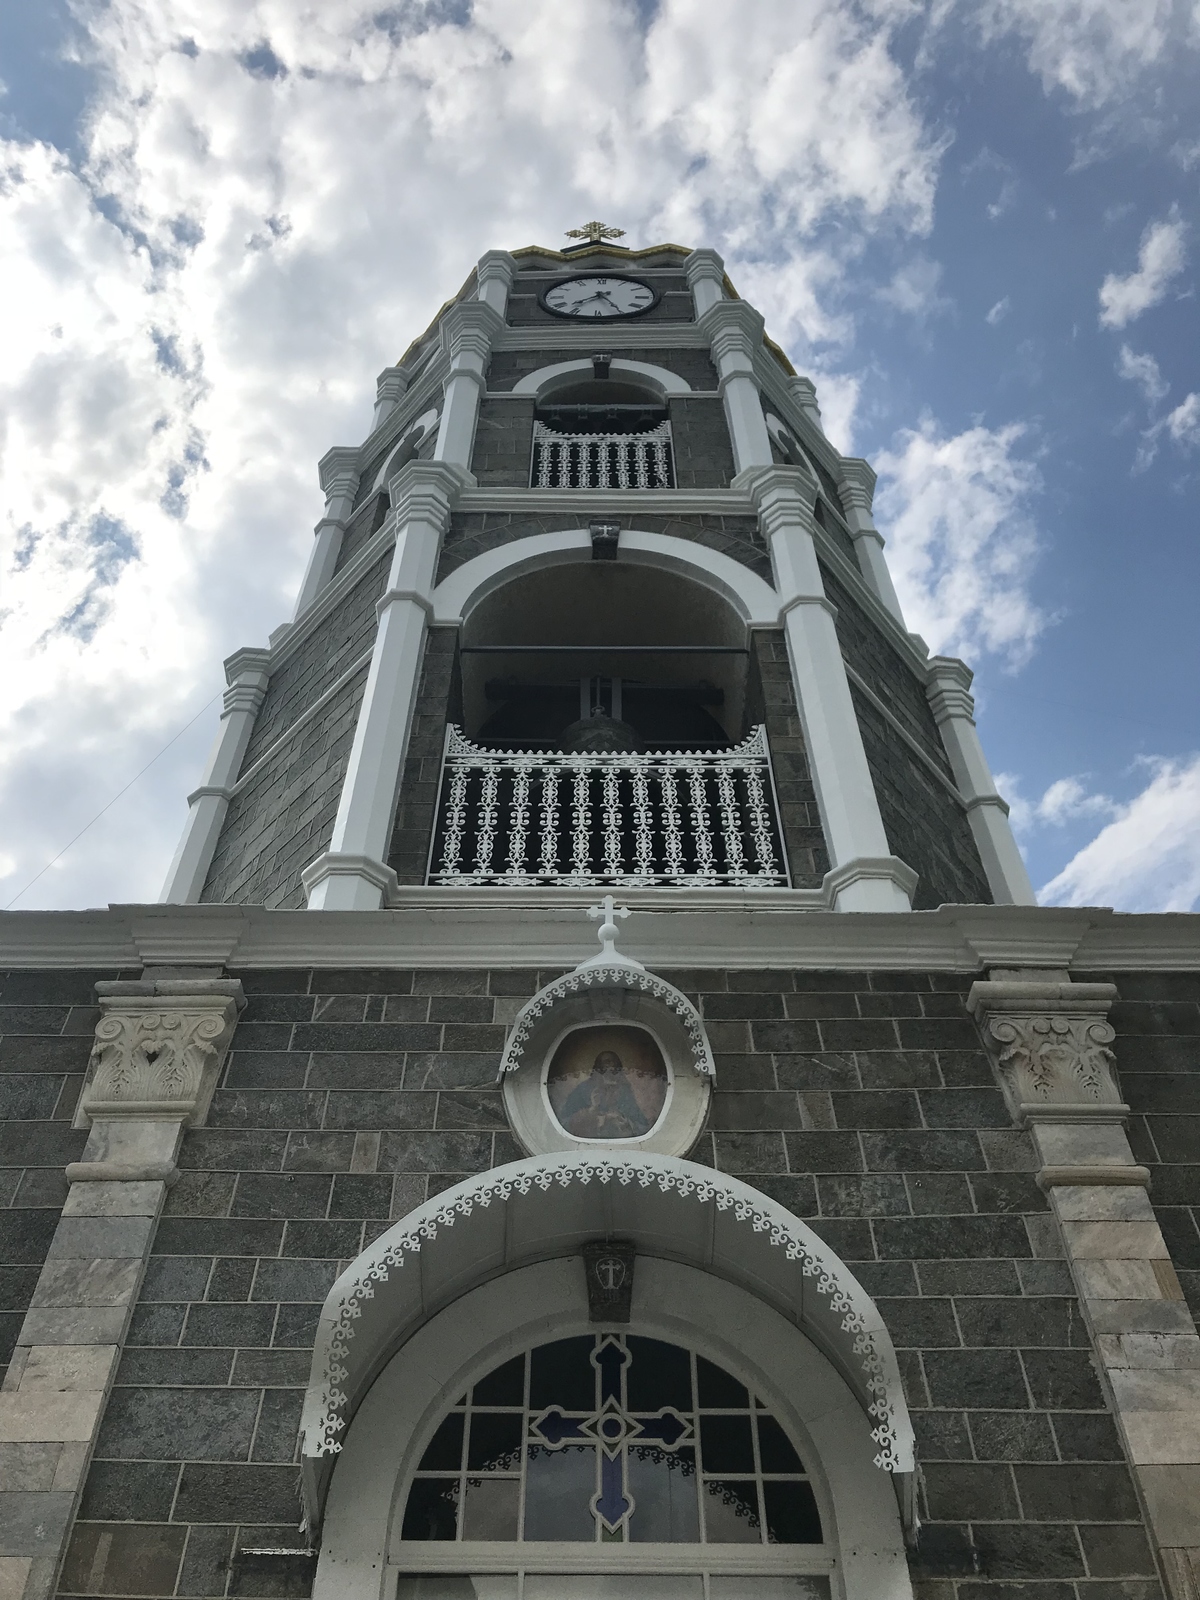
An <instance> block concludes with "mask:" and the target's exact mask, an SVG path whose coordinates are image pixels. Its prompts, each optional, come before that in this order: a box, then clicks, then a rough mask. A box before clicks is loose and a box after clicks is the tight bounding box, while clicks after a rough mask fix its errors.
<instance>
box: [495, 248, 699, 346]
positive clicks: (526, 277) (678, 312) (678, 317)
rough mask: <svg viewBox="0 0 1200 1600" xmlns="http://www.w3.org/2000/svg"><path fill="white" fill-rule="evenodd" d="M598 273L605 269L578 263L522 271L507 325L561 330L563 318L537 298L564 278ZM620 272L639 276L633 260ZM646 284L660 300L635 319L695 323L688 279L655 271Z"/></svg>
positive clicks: (514, 288)
mask: <svg viewBox="0 0 1200 1600" xmlns="http://www.w3.org/2000/svg"><path fill="white" fill-rule="evenodd" d="M600 270H607V269H600V268H597V267H596V266H594V265H592V264H589V263H585V262H580V263H579V265H578V266H575V265H573V264H567V263H564V264H563V265H562V266H561V267H559V268H558V269H557V270H556V271H554V272H546V273H540V272H522V273H520V274H518V276H517V278H516V280H515V281H514V283H513V286H512V289H511V291H510V293H509V297H508V323H509V326H510V327H512V328H531V327H544V326H545V325H546V324H551V325H557V326H558V327H562V325H563V321H564V319H563V318H562V317H556V316H555V315H554V313H553V312H550V311H544V310H543V309H542V307H541V306H540V305H539V304H538V295H539V294H540V293H541V292H542V291H543V290H544V289H548V288H549V287H550V285H551V284H553V283H557V282H559V281H560V280H561V279H563V278H566V277H576V276H578V277H583V276H586V275H589V274H592V273H595V272H598V271H600ZM619 270H621V271H623V272H628V273H629V274H630V275H631V276H632V277H637V276H638V269H637V263H636V262H633V261H631V262H630V263H629V265H628V267H622V268H621V269H619ZM643 270H644V269H643ZM649 281H650V282H651V283H652V284H653V285H654V287H655V288H656V289H657V290H658V292H659V294H660V295H661V296H662V298H661V299H660V300H659V301H658V303H657V304H656V305H653V306H651V308H650V310H649V311H646V312H644V313H643V314H642V315H641V316H640V317H639V318H638V321H639V322H641V323H646V322H692V321H694V319H695V306H694V304H693V301H692V291H691V290H690V289H689V288H688V285H687V279H686V278H685V277H684V275H683V273H682V272H678V273H674V272H673V273H665V272H656V273H655V274H654V276H653V277H652V278H651V279H650V280H649ZM576 326H578V324H576ZM597 331H599V330H597Z"/></svg>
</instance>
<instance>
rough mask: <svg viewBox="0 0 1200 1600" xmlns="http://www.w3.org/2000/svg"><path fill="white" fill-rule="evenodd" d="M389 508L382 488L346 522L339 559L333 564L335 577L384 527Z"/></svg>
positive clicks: (386, 495) (385, 492)
mask: <svg viewBox="0 0 1200 1600" xmlns="http://www.w3.org/2000/svg"><path fill="white" fill-rule="evenodd" d="M388 508H389V501H388V493H387V490H386V489H380V490H379V492H378V493H377V494H374V495H372V496H371V498H370V499H369V500H367V501H366V502H365V503H364V504H363V505H361V506H360V507H359V508H358V510H357V511H356V512H355V513H354V515H353V516H352V517H351V518H350V521H349V522H348V523H347V524H346V531H345V532H344V533H343V534H342V542H341V544H340V545H339V547H338V553H337V560H336V561H335V562H334V564H333V574H334V577H336V576H337V575H338V573H339V572H340V571H341V570H342V568H343V567H347V566H349V564H350V563H351V561H353V560H354V558H355V556H356V555H357V554H358V552H359V551H360V550H361V549H362V547H363V545H365V544H366V543H367V542H368V541H369V540H370V539H371V537H372V535H374V534H376V533H378V532H379V530H380V528H382V527H383V524H384V520H385V518H386V517H387V514H388Z"/></svg>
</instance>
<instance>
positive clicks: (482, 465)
mask: <svg viewBox="0 0 1200 1600" xmlns="http://www.w3.org/2000/svg"><path fill="white" fill-rule="evenodd" d="M532 455H533V400H532V398H529V399H524V398H517V399H513V400H481V401H480V402H479V421H478V423H477V425H476V428H475V445H474V449H473V452H472V456H471V471H472V472H473V473H474V474H475V477H476V479H477V481H478V483H479V485H480V487H481V488H487V487H492V488H496V487H504V488H512V489H528V487H529V463H530V461H531V459H532Z"/></svg>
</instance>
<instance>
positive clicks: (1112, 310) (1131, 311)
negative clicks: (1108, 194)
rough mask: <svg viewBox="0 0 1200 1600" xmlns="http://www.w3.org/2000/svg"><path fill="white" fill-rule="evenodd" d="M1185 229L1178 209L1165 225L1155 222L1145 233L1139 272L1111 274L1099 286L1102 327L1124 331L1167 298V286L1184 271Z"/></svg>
mask: <svg viewBox="0 0 1200 1600" xmlns="http://www.w3.org/2000/svg"><path fill="white" fill-rule="evenodd" d="M1184 233H1185V228H1184V224H1183V222H1182V220H1181V219H1180V218H1179V217H1178V215H1177V214H1176V212H1175V209H1174V208H1172V210H1171V214H1170V216H1169V217H1167V219H1166V220H1165V221H1164V222H1153V223H1151V224H1150V226H1149V227H1148V228H1147V229H1146V231H1145V233H1143V234H1142V243H1141V248H1140V249H1139V251H1138V264H1137V271H1136V272H1131V273H1129V274H1128V275H1127V276H1126V277H1124V278H1122V277H1120V276H1118V275H1117V274H1116V273H1114V272H1110V273H1109V275H1108V276H1107V277H1106V278H1105V280H1104V282H1103V283H1102V284H1101V285H1100V325H1101V327H1104V328H1124V327H1127V326H1128V325H1129V323H1131V322H1133V321H1135V320H1136V319H1137V318H1138V317H1140V316H1141V314H1142V312H1143V311H1149V309H1150V308H1151V306H1156V305H1157V304H1158V303H1159V301H1160V300H1163V299H1165V297H1166V293H1167V287H1168V285H1169V284H1170V282H1171V280H1172V279H1173V278H1177V277H1178V276H1179V274H1180V273H1181V272H1182V271H1183V268H1184V265H1185V264H1186V261H1187V255H1186V252H1185V251H1184V247H1183V238H1184Z"/></svg>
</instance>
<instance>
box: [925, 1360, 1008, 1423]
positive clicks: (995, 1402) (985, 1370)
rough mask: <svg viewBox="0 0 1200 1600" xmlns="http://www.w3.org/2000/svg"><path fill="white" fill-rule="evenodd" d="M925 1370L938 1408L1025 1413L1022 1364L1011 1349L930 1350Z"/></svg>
mask: <svg viewBox="0 0 1200 1600" xmlns="http://www.w3.org/2000/svg"><path fill="white" fill-rule="evenodd" d="M924 1367H925V1375H926V1379H927V1381H928V1384H929V1395H930V1399H931V1400H932V1401H933V1403H934V1405H936V1406H965V1407H967V1408H968V1409H973V1408H984V1409H987V1410H1024V1409H1026V1407H1027V1405H1028V1398H1027V1395H1026V1391H1025V1384H1024V1381H1023V1379H1022V1376H1021V1365H1020V1362H1019V1361H1018V1360H1017V1357H1016V1355H1015V1353H1014V1352H1013V1351H1011V1350H931V1351H928V1352H926V1354H925V1359H924Z"/></svg>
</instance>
